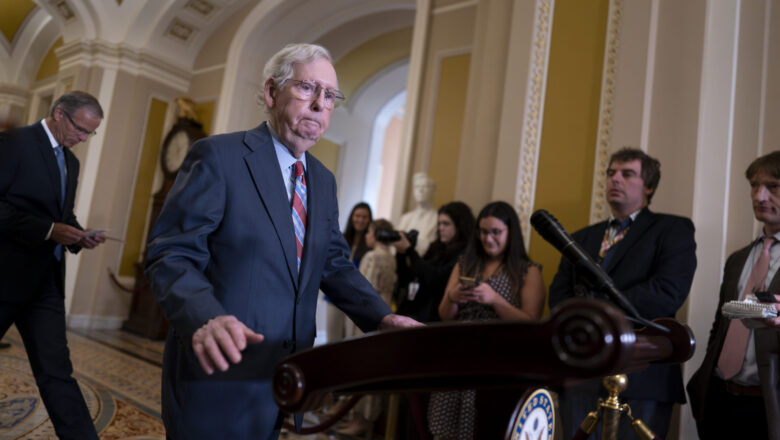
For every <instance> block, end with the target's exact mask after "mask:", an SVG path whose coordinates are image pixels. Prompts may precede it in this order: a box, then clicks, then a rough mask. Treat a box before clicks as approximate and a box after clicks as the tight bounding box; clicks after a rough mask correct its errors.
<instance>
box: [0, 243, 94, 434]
mask: <svg viewBox="0 0 780 440" xmlns="http://www.w3.org/2000/svg"><path fill="white" fill-rule="evenodd" d="M60 267H61V266H60V264H59V263H58V262H57V261H56V260H55V259H54V257H53V256H52V259H51V270H50V271H48V275H47V277H48V279H47V280H45V282H44V284H43V285H44V287H43V289H41V291H39V292H31V293H30V298H29V299H28V300H26V301H24V302H0V334H5V332H6V331H7V330H8V328H9V327H10V326H11V324H16V328H17V329H18V330H19V333H20V334H21V336H22V340H23V342H24V348H25V349H26V350H27V357H28V358H29V359H30V367H31V369H32V372H33V375H34V376H35V382H36V384H37V385H38V390H39V391H40V393H41V398H42V399H43V404H44V405H45V406H46V411H48V413H49V418H50V419H51V421H52V424H53V425H54V430H55V431H56V433H57V436H58V437H59V438H60V439H94V440H97V438H98V437H97V433H96V432H95V426H94V424H93V423H92V418H91V417H90V415H89V410H88V409H87V404H86V403H85V402H84V396H82V395H81V390H80V389H79V386H78V384H77V383H76V380H75V379H73V377H72V374H73V366H72V365H71V363H70V351H69V350H68V341H67V340H66V338H65V301H64V297H63V294H62V292H61V289H60V287H59V286H60V282H58V281H59V280H61V279H62V278H61V277H62V273H61V269H60Z"/></svg>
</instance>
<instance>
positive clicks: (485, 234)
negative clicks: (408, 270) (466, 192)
mask: <svg viewBox="0 0 780 440" xmlns="http://www.w3.org/2000/svg"><path fill="white" fill-rule="evenodd" d="M544 296H545V291H544V282H543V280H542V271H541V267H540V266H539V265H538V264H536V263H533V262H532V261H531V260H530V259H529V258H528V255H527V254H526V252H525V245H524V244H523V236H522V234H521V232H520V220H519V219H518V217H517V213H516V212H515V210H514V209H513V208H512V207H511V206H509V204H507V203H505V202H493V203H490V204H488V205H487V206H485V207H484V208H483V209H482V211H481V212H480V213H479V216H478V217H477V224H476V230H475V232H474V234H473V235H472V238H471V242H470V243H469V245H468V247H467V248H466V251H465V253H464V254H463V256H462V257H461V259H460V261H459V262H458V264H457V265H456V266H455V268H453V270H452V273H451V274H450V279H449V281H448V283H447V289H446V290H445V293H444V297H443V298H442V300H441V303H440V304H439V315H440V316H441V319H442V320H443V321H446V320H456V321H485V320H493V319H539V317H540V316H541V314H542V307H543V305H544ZM474 397H475V392H474V391H473V390H466V391H453V392H446V393H434V394H433V395H432V396H431V403H430V405H429V408H428V417H429V427H430V429H431V432H432V433H433V434H434V435H436V436H438V437H440V438H442V439H455V438H458V439H460V438H473V434H474V419H475V416H476V411H475V407H474Z"/></svg>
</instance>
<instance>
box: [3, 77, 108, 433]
mask: <svg viewBox="0 0 780 440" xmlns="http://www.w3.org/2000/svg"><path fill="white" fill-rule="evenodd" d="M102 120H103V110H102V109H101V107H100V104H99V103H98V101H97V100H96V99H95V98H94V97H93V96H91V95H89V94H87V93H84V92H79V91H74V92H70V93H66V94H64V95H62V96H61V97H60V98H58V99H57V100H56V101H55V102H54V105H52V109H51V112H50V114H49V116H48V117H47V118H46V119H44V120H42V121H40V122H38V123H35V124H33V125H30V126H27V127H21V128H18V129H15V130H12V131H10V132H6V133H3V134H0V278H2V280H3V282H2V283H0V334H4V333H5V332H6V331H7V330H8V328H9V327H10V326H11V324H16V328H17V329H18V330H19V333H20V334H21V336H22V339H23V340H24V346H25V348H26V350H27V355H28V357H29V359H30V366H31V367H32V371H33V374H34V376H35V381H36V383H37V385H38V389H39V390H40V393H41V397H42V398H43V403H44V404H45V405H46V410H47V411H48V412H49V417H50V418H51V421H52V423H53V424H54V428H55V431H56V432H57V436H58V437H59V438H61V439H97V434H96V433H95V427H94V425H93V424H92V419H91V418H90V415H89V411H88V410H87V406H86V404H85V403H84V397H83V396H82V395H81V391H80V390H79V387H78V384H77V383H76V381H75V379H73V377H72V374H73V367H72V365H71V362H70V354H69V351H68V345H67V340H66V337H65V301H64V279H65V257H64V253H65V252H64V251H65V250H69V251H71V252H74V253H75V252H78V251H79V250H80V249H81V248H87V249H92V248H94V247H95V246H97V245H98V244H100V243H103V242H104V241H105V238H104V237H103V236H102V235H101V234H94V235H90V234H87V233H86V232H85V231H84V230H83V228H82V227H81V225H79V223H78V221H76V216H75V215H74V213H73V200H74V198H75V196H76V184H77V183H78V175H79V161H78V159H76V156H74V155H73V153H71V151H70V148H72V147H73V146H74V145H76V144H78V143H79V142H83V141H85V140H87V138H88V137H89V136H90V135H91V134H93V133H94V132H95V129H97V127H98V125H100V122H101V121H102Z"/></svg>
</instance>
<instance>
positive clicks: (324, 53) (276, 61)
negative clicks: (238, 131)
mask: <svg viewBox="0 0 780 440" xmlns="http://www.w3.org/2000/svg"><path fill="white" fill-rule="evenodd" d="M320 58H325V59H326V60H328V61H329V62H330V63H333V59H332V58H331V57H330V52H328V49H325V48H324V47H322V46H320V45H318V44H307V43H293V44H288V45H287V46H284V48H282V50H280V51H279V52H276V54H274V56H272V57H271V59H269V60H268V62H267V63H265V67H264V68H263V78H265V80H263V86H262V87H263V89H261V91H260V94H259V96H258V101H260V106H261V107H262V108H264V109H265V110H266V111H267V110H268V106H267V105H266V103H265V89H264V88H265V82H266V81H267V80H268V79H269V78H270V79H272V80H273V82H274V84H275V85H276V87H277V88H278V89H280V90H281V89H282V88H283V87H284V85H285V83H287V81H288V80H289V79H290V78H292V75H293V64H297V63H304V64H305V63H311V62H312V61H316V60H318V59H320Z"/></svg>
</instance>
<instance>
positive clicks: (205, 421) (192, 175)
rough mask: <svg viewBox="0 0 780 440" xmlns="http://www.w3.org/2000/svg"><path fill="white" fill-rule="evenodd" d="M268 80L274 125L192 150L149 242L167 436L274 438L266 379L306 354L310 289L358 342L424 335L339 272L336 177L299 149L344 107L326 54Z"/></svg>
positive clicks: (353, 275)
mask: <svg viewBox="0 0 780 440" xmlns="http://www.w3.org/2000/svg"><path fill="white" fill-rule="evenodd" d="M264 77H265V78H266V80H265V86H264V91H263V96H262V101H263V103H264V104H265V106H266V107H267V109H268V113H269V115H270V119H269V120H268V121H267V122H264V123H262V124H260V125H259V126H258V127H256V128H254V129H252V130H249V131H246V132H237V133H230V134H224V135H218V136H212V137H208V138H205V139H202V140H200V141H198V142H196V143H195V144H194V145H193V147H192V150H191V151H190V153H189V154H188V156H187V158H186V159H185V162H184V164H183V166H182V168H181V170H180V172H179V174H178V176H177V178H176V182H175V183H174V185H173V187H172V189H171V191H170V193H169V194H168V197H167V200H166V202H165V205H164V206H163V209H162V212H161V214H160V217H159V219H158V220H157V224H156V225H155V226H154V229H153V231H152V233H151V236H150V242H149V247H148V260H147V267H146V274H147V277H148V279H149V280H150V281H151V284H152V289H153V291H154V293H155V295H156V297H157V299H158V301H159V302H160V304H161V306H162V308H163V311H164V313H165V316H166V317H167V318H168V320H169V321H170V323H171V327H172V329H173V331H172V332H170V333H169V335H168V340H167V343H166V352H165V359H164V365H163V420H164V422H165V426H166V430H167V435H168V437H169V438H175V439H191V438H198V439H227V438H229V439H274V438H277V437H278V435H279V429H280V426H281V420H282V416H283V415H282V414H280V411H279V408H278V407H277V406H276V404H275V403H274V401H273V398H272V393H271V375H272V373H273V370H274V367H275V365H276V364H277V363H278V362H279V361H280V360H281V359H283V358H284V357H285V356H287V355H289V354H290V353H293V352H295V351H298V350H302V349H305V348H308V347H311V346H312V344H313V342H314V336H315V330H316V329H315V309H316V302H317V294H318V291H319V289H322V290H323V291H324V292H325V294H327V295H328V298H329V299H330V300H331V301H333V303H334V304H335V305H336V306H338V307H339V308H341V309H342V310H343V311H345V312H346V313H347V314H348V315H349V316H350V318H352V320H353V321H354V322H355V323H356V324H357V325H358V326H359V327H360V328H361V329H362V330H363V331H371V330H376V329H377V328H378V327H396V326H410V325H420V324H419V323H417V322H416V321H414V320H412V319H410V318H406V317H402V316H398V315H394V314H391V311H390V309H389V308H388V306H387V305H386V304H385V303H384V301H383V300H382V298H381V297H380V296H379V295H378V294H377V293H376V292H375V291H374V289H373V288H372V287H371V285H370V284H369V283H368V281H366V280H365V278H363V277H362V276H361V275H360V273H359V272H358V270H357V269H356V268H355V266H354V265H353V264H352V263H351V262H350V261H349V247H348V246H347V244H346V242H345V241H344V238H343V236H342V234H341V232H340V231H339V224H338V206H337V202H336V182H335V179H334V177H333V174H331V173H330V172H329V171H328V170H327V169H326V168H325V167H324V166H323V165H322V163H320V162H319V161H318V160H317V159H316V158H315V157H314V156H312V155H311V154H309V153H307V152H306V150H308V149H309V148H310V147H311V146H313V145H314V144H315V143H316V142H317V140H318V139H319V138H320V136H322V134H323V133H324V132H325V130H326V129H327V128H328V124H329V122H330V116H331V112H332V111H333V108H334V106H335V105H336V104H338V103H339V102H340V101H342V100H343V99H344V96H343V95H342V93H341V92H340V91H339V90H338V80H337V77H336V71H335V70H334V68H333V65H332V63H331V58H330V55H329V54H328V52H327V50H325V49H324V48H322V47H320V46H316V45H311V44H294V45H289V46H287V47H285V48H284V49H282V50H281V51H279V52H278V53H277V54H276V55H274V56H273V57H272V58H271V59H270V60H269V61H268V63H267V64H266V66H265V70H264ZM297 419H298V421H299V420H300V417H298V418H297Z"/></svg>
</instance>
